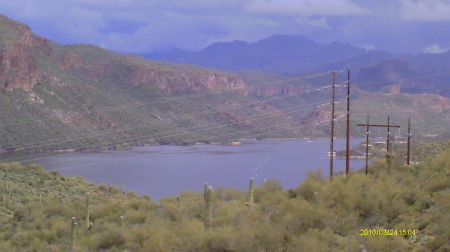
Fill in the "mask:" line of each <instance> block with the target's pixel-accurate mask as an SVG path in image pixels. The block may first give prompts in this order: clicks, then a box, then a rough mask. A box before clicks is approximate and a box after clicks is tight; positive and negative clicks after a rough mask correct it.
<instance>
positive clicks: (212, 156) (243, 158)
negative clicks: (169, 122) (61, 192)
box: [0, 139, 365, 200]
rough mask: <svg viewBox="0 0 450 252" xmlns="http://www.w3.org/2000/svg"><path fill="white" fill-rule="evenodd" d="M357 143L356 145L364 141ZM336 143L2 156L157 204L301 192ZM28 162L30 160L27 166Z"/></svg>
mask: <svg viewBox="0 0 450 252" xmlns="http://www.w3.org/2000/svg"><path fill="white" fill-rule="evenodd" d="M361 141H362V140H361V139H352V141H351V144H352V146H354V145H356V144H358V143H359V142H361ZM329 146H330V143H329V140H328V139H323V140H259V141H244V142H242V145H239V146H232V145H195V146H148V147H135V148H131V149H128V150H120V151H97V152H89V153H69V154H67V153H66V154H45V155H42V154H38V155H36V154H35V155H33V154H30V155H17V154H2V155H1V156H0V158H1V160H2V161H3V162H11V161H19V162H22V164H24V165H27V164H30V163H37V164H40V165H43V166H44V167H45V169H46V170H47V171H58V172H59V173H61V174H63V175H68V176H77V175H81V176H83V177H85V178H87V180H89V181H91V182H94V183H106V184H115V185H118V186H121V185H122V184H125V187H126V190H134V191H136V192H137V193H138V194H149V195H150V196H151V198H152V199H153V200H159V199H160V198H161V197H168V196H174V195H177V194H178V193H179V192H180V191H186V190H192V191H197V192H202V191H203V185H204V183H205V182H207V183H208V184H209V185H211V186H212V187H213V188H215V189H217V188H219V187H230V188H234V189H241V190H247V189H248V182H249V179H250V178H251V177H254V178H255V184H256V185H261V184H262V183H263V182H264V180H266V179H277V180H281V181H282V185H283V186H284V188H285V189H287V188H295V187H297V186H298V184H299V183H300V182H301V181H303V180H304V179H305V178H306V174H307V172H308V171H311V170H316V169H317V168H320V169H322V171H323V174H324V175H325V176H328V174H329V157H328V151H329V148H330V147H329ZM343 149H345V139H337V140H335V150H343ZM27 160H28V161H27ZM364 164H365V161H364V160H359V161H356V160H351V163H350V165H351V168H352V170H353V169H359V168H363V167H364ZM343 170H345V160H339V159H335V161H334V171H335V172H338V171H343Z"/></svg>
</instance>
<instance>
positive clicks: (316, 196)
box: [313, 192, 319, 205]
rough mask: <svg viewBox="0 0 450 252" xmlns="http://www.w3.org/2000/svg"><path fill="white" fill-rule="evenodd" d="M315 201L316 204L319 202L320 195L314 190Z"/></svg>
mask: <svg viewBox="0 0 450 252" xmlns="http://www.w3.org/2000/svg"><path fill="white" fill-rule="evenodd" d="M313 201H314V204H316V205H317V204H318V203H319V195H318V194H317V192H314V194H313Z"/></svg>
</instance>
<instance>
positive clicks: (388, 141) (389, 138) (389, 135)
mask: <svg viewBox="0 0 450 252" xmlns="http://www.w3.org/2000/svg"><path fill="white" fill-rule="evenodd" d="M390 142H391V129H390V125H389V116H388V123H387V139H386V143H387V147H386V151H387V152H388V153H389V147H390V146H389V145H390V144H389V143H390Z"/></svg>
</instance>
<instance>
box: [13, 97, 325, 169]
mask: <svg viewBox="0 0 450 252" xmlns="http://www.w3.org/2000/svg"><path fill="white" fill-rule="evenodd" d="M322 102H323V101H320V102H316V103H312V104H305V105H301V106H297V107H291V108H287V109H285V110H286V111H285V113H286V114H290V113H293V112H298V111H302V110H308V109H310V107H306V106H311V105H314V104H320V103H322ZM296 108H298V109H296ZM293 109H294V110H293ZM289 110H290V111H289ZM282 111H284V110H282ZM273 112H274V113H278V112H279V110H275V111H273ZM274 116H279V114H275V115H274ZM254 117H255V119H265V118H267V117H271V114H269V115H267V114H262V115H256V116H254ZM250 118H252V117H250ZM292 123H295V122H294V121H292V122H290V123H289V124H292ZM231 124H233V123H226V124H222V125H220V124H219V125H217V124H210V125H204V126H202V127H207V128H198V129H195V130H191V131H188V132H186V131H183V130H182V129H180V130H179V131H181V132H180V133H175V134H169V135H163V136H159V137H157V138H152V137H154V135H153V134H150V135H144V136H139V137H134V138H127V139H122V141H121V142H125V141H126V142H128V141H129V140H133V139H142V138H152V139H161V138H167V137H173V136H178V135H184V134H191V133H194V132H198V131H203V130H209V129H214V128H221V127H225V126H228V125H231ZM295 127H298V126H295ZM261 129H265V128H260V129H249V130H261ZM245 131H248V130H244V131H241V132H245ZM235 133H240V132H239V131H238V132H235ZM227 135H229V134H226V135H225V136H227ZM221 136H224V135H220V136H217V135H215V136H210V137H203V138H201V140H204V139H211V138H218V137H221ZM137 142H138V141H135V143H137ZM115 146H116V145H109V146H104V147H103V148H108V147H115ZM95 150H98V148H95V149H90V150H84V151H79V152H78V153H80V152H88V151H95ZM69 154H70V153H65V154H61V155H69ZM43 155H44V156H45V155H46V153H40V154H33V155H28V156H27V157H33V156H43ZM15 159H16V158H10V159H5V161H10V160H15ZM40 159H45V157H44V158H39V159H33V160H40ZM33 160H21V161H33Z"/></svg>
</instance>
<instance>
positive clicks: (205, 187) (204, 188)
mask: <svg viewBox="0 0 450 252" xmlns="http://www.w3.org/2000/svg"><path fill="white" fill-rule="evenodd" d="M206 190H208V183H205V186H204V187H203V199H204V200H206Z"/></svg>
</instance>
